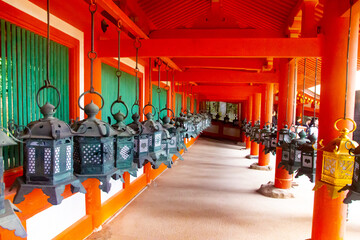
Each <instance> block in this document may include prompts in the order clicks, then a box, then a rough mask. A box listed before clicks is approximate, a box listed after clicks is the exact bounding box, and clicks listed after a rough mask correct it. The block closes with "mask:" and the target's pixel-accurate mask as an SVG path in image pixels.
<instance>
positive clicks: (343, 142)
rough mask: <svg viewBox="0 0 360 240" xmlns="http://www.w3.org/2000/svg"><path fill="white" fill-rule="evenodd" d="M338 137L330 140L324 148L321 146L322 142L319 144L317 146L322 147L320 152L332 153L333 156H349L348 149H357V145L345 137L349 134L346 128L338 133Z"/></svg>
mask: <svg viewBox="0 0 360 240" xmlns="http://www.w3.org/2000/svg"><path fill="white" fill-rule="evenodd" d="M339 132H340V136H339V137H337V138H335V139H333V140H331V141H330V142H329V143H328V144H326V145H325V146H323V145H322V140H321V141H320V142H319V144H320V145H321V146H323V147H322V149H321V150H322V151H326V152H333V153H334V154H345V155H348V154H349V149H351V148H357V147H358V146H359V144H358V143H357V142H355V141H353V140H351V139H350V138H349V137H348V136H347V135H348V134H349V130H348V129H347V128H344V129H342V130H340V131H339Z"/></svg>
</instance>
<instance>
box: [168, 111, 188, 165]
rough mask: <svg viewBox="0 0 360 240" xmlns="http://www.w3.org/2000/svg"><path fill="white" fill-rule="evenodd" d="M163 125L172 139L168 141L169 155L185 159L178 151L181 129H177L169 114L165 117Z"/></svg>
mask: <svg viewBox="0 0 360 240" xmlns="http://www.w3.org/2000/svg"><path fill="white" fill-rule="evenodd" d="M163 127H164V129H166V130H167V131H168V132H169V134H170V141H169V142H168V143H167V150H168V155H169V156H171V157H172V156H173V155H175V156H177V157H178V158H179V159H180V160H184V159H183V157H182V156H181V154H180V153H179V152H178V148H177V146H178V143H177V141H178V139H179V136H178V135H179V134H180V133H179V131H178V130H177V129H176V127H175V126H174V125H172V124H171V123H170V118H169V117H168V116H165V117H163Z"/></svg>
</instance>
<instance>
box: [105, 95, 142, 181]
mask: <svg viewBox="0 0 360 240" xmlns="http://www.w3.org/2000/svg"><path fill="white" fill-rule="evenodd" d="M116 103H121V104H123V105H124V106H125V108H126V115H124V114H123V113H122V112H120V111H118V112H117V113H115V114H114V113H113V112H112V110H113V106H114V105H115V104H116ZM111 114H112V116H113V117H114V119H115V120H116V123H115V124H114V125H112V127H113V128H114V129H115V130H116V131H117V135H116V138H114V139H115V142H114V143H115V167H116V168H117V169H119V170H120V171H121V172H122V173H121V174H120V176H123V173H124V172H128V173H130V174H131V175H132V176H134V177H136V176H137V165H136V163H134V162H133V161H134V135H135V134H136V132H135V131H134V130H133V129H132V128H130V127H129V126H126V125H125V123H124V122H123V121H124V120H125V119H126V117H127V115H128V108H127V106H126V104H125V103H124V102H123V101H122V100H121V99H118V100H117V101H115V102H114V103H113V104H112V105H111ZM122 181H124V179H122Z"/></svg>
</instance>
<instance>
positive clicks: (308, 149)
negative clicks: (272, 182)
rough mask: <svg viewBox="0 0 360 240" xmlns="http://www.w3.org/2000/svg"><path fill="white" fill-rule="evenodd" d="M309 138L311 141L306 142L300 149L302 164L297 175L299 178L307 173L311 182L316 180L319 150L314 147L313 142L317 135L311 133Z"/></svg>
mask: <svg viewBox="0 0 360 240" xmlns="http://www.w3.org/2000/svg"><path fill="white" fill-rule="evenodd" d="M308 139H309V142H307V143H304V144H303V145H301V146H300V147H299V150H300V151H301V166H300V168H299V170H298V172H297V174H296V176H295V177H296V178H298V177H300V176H302V175H306V176H308V177H309V179H310V181H311V182H314V181H315V170H316V157H317V152H316V150H315V149H314V147H313V144H314V143H315V142H316V140H317V139H316V136H315V135H310V136H309V137H308Z"/></svg>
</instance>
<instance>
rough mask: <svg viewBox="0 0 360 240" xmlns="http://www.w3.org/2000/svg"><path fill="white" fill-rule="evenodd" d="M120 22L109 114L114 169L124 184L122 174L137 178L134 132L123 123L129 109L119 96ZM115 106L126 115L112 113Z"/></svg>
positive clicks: (119, 112)
mask: <svg viewBox="0 0 360 240" xmlns="http://www.w3.org/2000/svg"><path fill="white" fill-rule="evenodd" d="M120 36H121V22H120V21H119V22H118V69H117V71H116V77H117V80H118V88H117V99H116V100H115V101H114V102H113V103H112V104H111V107H110V113H111V115H112V116H113V117H114V119H115V120H116V123H115V124H114V125H112V127H113V128H114V129H115V130H116V131H117V135H116V137H115V138H114V144H115V146H114V148H115V167H116V168H117V169H119V170H120V171H121V174H120V176H121V180H122V181H123V182H124V179H123V173H124V172H128V173H130V175H132V176H134V177H136V176H137V165H136V164H135V163H134V162H133V160H134V135H135V134H136V132H135V131H134V130H133V129H131V128H130V127H128V126H126V125H125V123H124V122H123V121H124V120H125V119H126V117H127V116H128V114H129V109H128V107H127V105H126V104H125V102H124V101H122V100H121V96H120V79H121V75H122V72H121V70H120V40H121V37H120ZM116 104H121V105H123V106H124V107H125V110H126V115H124V114H123V113H122V112H121V111H120V110H119V111H118V112H117V113H114V112H113V108H114V106H115V105H116ZM109 119H110V118H109ZM109 122H110V120H109Z"/></svg>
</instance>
